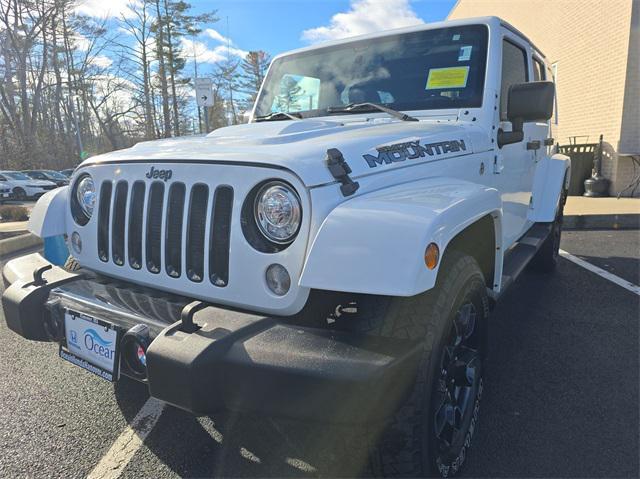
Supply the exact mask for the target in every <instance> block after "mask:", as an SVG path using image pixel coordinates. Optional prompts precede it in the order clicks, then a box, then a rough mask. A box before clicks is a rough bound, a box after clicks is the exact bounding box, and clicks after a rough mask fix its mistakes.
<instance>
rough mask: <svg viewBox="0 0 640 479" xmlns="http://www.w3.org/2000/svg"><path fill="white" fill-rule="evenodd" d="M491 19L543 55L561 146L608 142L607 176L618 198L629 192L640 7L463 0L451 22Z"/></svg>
mask: <svg viewBox="0 0 640 479" xmlns="http://www.w3.org/2000/svg"><path fill="white" fill-rule="evenodd" d="M485 15H495V16H498V17H501V18H503V19H504V20H506V21H507V22H509V23H511V24H512V25H513V26H515V27H516V28H517V29H519V30H520V31H522V32H523V33H524V34H525V35H527V36H528V37H529V38H530V39H531V40H532V41H533V42H534V43H535V44H536V46H538V47H539V48H540V49H541V50H542V51H543V53H544V54H545V55H546V57H547V60H548V61H549V62H550V63H551V64H552V65H553V67H552V68H553V71H554V76H555V81H556V90H557V96H558V110H557V120H556V121H557V125H556V126H555V128H554V134H555V136H556V141H557V142H559V143H560V145H567V144H569V143H570V142H576V143H596V142H597V141H598V137H599V136H600V134H602V135H604V140H605V142H606V152H605V153H606V154H605V159H604V162H603V175H604V176H605V177H607V178H608V179H609V180H610V181H611V187H610V194H612V195H615V194H618V193H619V192H620V191H622V190H624V189H625V188H626V187H627V185H629V184H630V183H632V182H633V180H634V179H635V178H636V177H637V176H638V175H640V168H639V167H638V166H637V164H640V163H637V164H636V163H634V161H632V160H633V159H634V158H635V159H636V161H640V35H639V33H638V30H639V23H640V0H458V2H457V3H456V5H455V6H454V7H453V9H452V10H451V12H450V13H449V18H450V19H458V18H466V17H476V16H485ZM630 193H631V189H627V190H626V191H625V193H624V195H625V196H627V195H629V194H630ZM639 195H640V187H638V188H636V189H635V194H634V196H639Z"/></svg>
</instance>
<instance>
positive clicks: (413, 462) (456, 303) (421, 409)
mask: <svg viewBox="0 0 640 479" xmlns="http://www.w3.org/2000/svg"><path fill="white" fill-rule="evenodd" d="M468 302H471V303H472V304H473V305H474V307H475V311H476V313H477V314H476V316H475V317H476V322H475V324H476V325H477V332H476V334H477V336H475V339H476V341H477V348H478V351H479V354H478V356H479V357H480V358H481V359H483V358H484V355H485V351H486V332H487V319H488V315H489V301H488V298H487V293H486V282H485V279H484V276H483V274H482V272H481V270H480V267H479V266H478V264H477V262H476V261H475V260H474V259H473V258H472V257H470V256H467V255H464V254H462V253H459V252H457V251H449V252H447V254H446V255H445V257H444V258H443V262H442V265H441V267H440V271H439V273H438V279H437V281H436V286H435V287H434V288H433V289H431V290H430V291H427V292H425V293H422V294H420V295H417V296H414V297H410V298H400V297H395V298H389V297H376V296H368V297H364V298H362V297H360V298H358V299H356V300H355V301H353V302H352V303H350V304H346V305H341V306H339V308H338V309H337V310H336V313H337V319H336V327H338V328H342V329H348V330H351V331H354V332H359V333H366V334H372V335H375V336H384V337H393V338H401V339H408V340H419V341H422V353H421V359H420V361H419V366H418V370H417V374H416V376H415V377H414V379H413V382H412V383H411V384H398V385H397V387H398V388H401V389H404V390H405V391H407V394H406V395H405V396H404V398H403V400H402V401H401V402H400V405H399V407H398V405H397V403H396V405H395V407H396V409H395V411H396V412H395V414H392V416H391V419H390V421H388V422H387V423H385V424H382V425H380V424H378V425H376V426H372V425H369V426H368V431H366V432H365V431H363V432H362V433H363V437H366V440H367V441H368V442H369V465H368V466H369V468H368V469H367V470H365V471H363V475H373V476H377V477H398V476H402V477H430V476H438V475H441V476H445V477H451V476H453V475H455V473H457V472H458V471H459V470H460V469H461V467H462V464H463V463H464V460H465V458H466V455H467V451H468V448H469V446H470V444H471V439H472V437H473V433H474V430H475V428H476V423H477V420H478V413H479V404H480V398H481V397H482V367H481V366H480V368H479V370H478V371H479V377H478V378H477V383H476V386H475V389H474V391H475V393H474V394H470V395H469V396H468V397H470V398H472V409H471V411H472V413H470V415H469V414H468V415H467V416H465V418H466V419H465V421H464V424H466V425H468V427H467V428H466V431H465V432H464V434H463V435H462V436H458V437H463V438H464V441H463V442H462V446H461V448H460V451H459V453H457V454H456V455H455V456H453V457H449V458H447V459H445V458H443V457H442V456H441V453H440V450H435V449H438V447H437V446H438V444H437V442H438V439H437V438H436V434H435V429H434V428H433V426H434V424H435V423H434V422H433V421H435V416H434V418H433V420H432V418H431V417H430V416H431V414H432V409H431V405H432V400H433V399H436V400H434V401H433V403H434V404H435V403H436V402H438V398H436V396H437V394H439V393H438V391H435V392H434V388H436V387H439V386H441V384H440V381H441V378H442V371H441V361H442V358H443V353H444V352H445V351H446V350H445V347H448V340H449V339H450V338H451V333H452V331H454V328H453V325H454V319H455V318H457V317H458V316H456V314H457V313H458V311H459V308H460V307H461V305H463V304H467V303H468ZM356 309H357V312H353V313H352V314H350V313H349V310H352V311H355V310H356ZM350 316H351V317H350ZM480 364H482V361H481V362H480ZM440 404H442V403H440Z"/></svg>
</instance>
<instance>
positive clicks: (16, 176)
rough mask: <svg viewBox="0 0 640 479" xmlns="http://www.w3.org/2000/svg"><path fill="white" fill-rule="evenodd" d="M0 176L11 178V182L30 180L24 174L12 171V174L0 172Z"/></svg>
mask: <svg viewBox="0 0 640 479" xmlns="http://www.w3.org/2000/svg"><path fill="white" fill-rule="evenodd" d="M2 174H3V175H4V176H6V177H8V178H11V179H12V180H27V181H29V180H31V178H29V177H28V176H27V175H25V174H24V173H18V172H17V171H12V172H8V171H4V172H2Z"/></svg>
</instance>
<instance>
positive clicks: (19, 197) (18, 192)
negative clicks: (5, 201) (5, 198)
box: [13, 186, 27, 201]
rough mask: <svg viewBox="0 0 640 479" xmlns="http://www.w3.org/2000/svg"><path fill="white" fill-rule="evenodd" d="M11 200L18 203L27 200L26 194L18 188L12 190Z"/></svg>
mask: <svg viewBox="0 0 640 479" xmlns="http://www.w3.org/2000/svg"><path fill="white" fill-rule="evenodd" d="M13 198H14V199H15V200H18V201H24V200H26V199H27V192H26V191H24V190H23V189H22V188H20V187H19V186H18V187H16V188H14V189H13Z"/></svg>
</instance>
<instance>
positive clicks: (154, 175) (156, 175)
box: [144, 166, 173, 182]
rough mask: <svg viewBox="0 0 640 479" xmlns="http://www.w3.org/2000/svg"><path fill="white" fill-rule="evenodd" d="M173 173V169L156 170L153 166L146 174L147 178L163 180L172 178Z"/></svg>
mask: <svg viewBox="0 0 640 479" xmlns="http://www.w3.org/2000/svg"><path fill="white" fill-rule="evenodd" d="M172 174H173V171H171V170H156V169H155V168H154V167H153V166H152V167H151V169H150V170H149V172H148V173H147V174H146V175H144V176H146V177H147V178H149V179H150V180H151V179H154V180H163V181H165V182H166V181H168V180H170V179H171V175H172Z"/></svg>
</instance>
